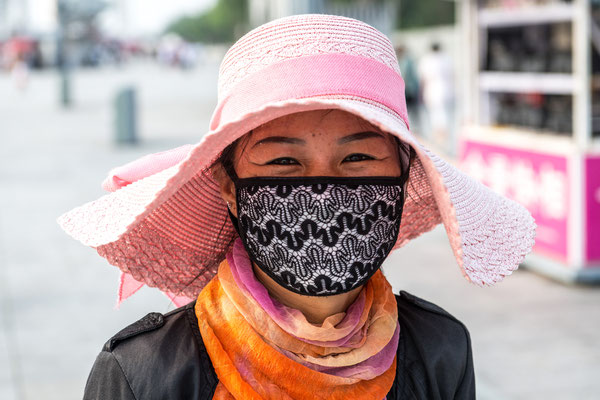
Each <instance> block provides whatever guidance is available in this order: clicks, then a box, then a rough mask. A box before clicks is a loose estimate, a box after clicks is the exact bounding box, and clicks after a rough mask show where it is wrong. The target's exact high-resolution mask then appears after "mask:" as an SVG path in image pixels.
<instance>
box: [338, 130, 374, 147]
mask: <svg viewBox="0 0 600 400" xmlns="http://www.w3.org/2000/svg"><path fill="white" fill-rule="evenodd" d="M370 138H380V139H384V137H383V135H382V134H381V133H378V132H373V131H367V132H358V133H353V134H352V135H348V136H344V137H343V138H340V139H338V144H346V143H350V142H354V141H356V140H364V139H370Z"/></svg>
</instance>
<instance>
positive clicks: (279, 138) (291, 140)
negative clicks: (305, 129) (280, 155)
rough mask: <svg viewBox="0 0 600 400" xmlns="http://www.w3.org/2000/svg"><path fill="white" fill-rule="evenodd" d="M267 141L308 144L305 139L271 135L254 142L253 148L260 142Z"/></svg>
mask: <svg viewBox="0 0 600 400" xmlns="http://www.w3.org/2000/svg"><path fill="white" fill-rule="evenodd" d="M265 143H285V144H306V141H304V140H303V139H299V138H293V137H288V136H269V137H267V138H264V139H261V140H259V141H258V142H256V143H254V144H253V145H252V148H255V147H256V146H258V145H259V144H265Z"/></svg>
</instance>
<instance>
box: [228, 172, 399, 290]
mask: <svg viewBox="0 0 600 400" xmlns="http://www.w3.org/2000/svg"><path fill="white" fill-rule="evenodd" d="M407 178H408V171H406V172H405V173H404V174H403V176H401V177H360V178H355V177H352V178H339V177H281V178H279V177H276V178H266V177H257V178H245V179H235V187H236V196H237V210H238V218H237V219H236V218H235V217H233V215H231V216H232V220H233V222H234V225H237V226H236V228H237V229H238V233H239V235H240V238H241V239H242V242H243V243H244V246H245V248H246V251H247V252H248V255H249V256H250V259H251V260H252V261H253V262H254V263H256V265H257V266H258V267H259V268H260V269H261V270H263V271H264V272H265V273H267V274H268V275H269V276H270V277H271V278H273V279H274V280H275V281H276V282H277V283H278V284H280V285H281V286H283V287H284V288H286V289H288V290H291V291H292V292H295V293H299V294H303V295H309V296H331V295H335V294H340V293H345V292H348V291H350V290H352V289H354V288H356V287H359V286H361V285H363V284H364V283H365V282H366V281H367V280H368V279H369V278H370V277H371V276H372V275H373V274H374V273H375V272H376V271H377V270H378V269H379V268H380V267H381V264H382V263H383V261H384V260H385V258H386V257H387V256H388V254H389V253H390V251H391V250H392V247H393V246H394V244H395V243H396V239H397V237H398V231H399V229H400V218H401V216H402V208H403V205H404V190H403V186H404V183H405V182H406V179H407Z"/></svg>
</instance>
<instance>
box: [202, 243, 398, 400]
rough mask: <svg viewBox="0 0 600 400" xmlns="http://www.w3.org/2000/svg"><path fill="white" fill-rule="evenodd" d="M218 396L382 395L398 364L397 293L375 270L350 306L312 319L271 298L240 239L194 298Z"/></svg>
mask: <svg viewBox="0 0 600 400" xmlns="http://www.w3.org/2000/svg"><path fill="white" fill-rule="evenodd" d="M196 315H197V316H198V321H199V327H200V332H201V334H202V338H203V340H204V344H205V346H206V349H207V351H208V354H209V356H210V358H211V361H212V363H213V367H214V369H215V372H216V373H217V377H218V378H219V385H218V386H217V390H216V392H215V395H214V398H215V399H319V398H323V399H358V398H360V399H376V400H381V399H383V398H385V396H386V394H387V392H388V391H389V389H390V388H391V386H392V383H393V381H394V377H395V372H396V358H395V355H396V350H397V346H398V336H399V329H400V327H399V325H398V314H397V308H396V300H395V298H394V295H393V293H392V289H391V287H390V285H389V283H388V282H387V281H386V279H385V277H384V276H383V274H382V273H381V271H378V272H377V273H376V274H375V275H374V276H373V277H372V278H371V279H370V280H369V281H368V283H367V284H366V285H365V286H364V288H363V290H362V291H361V292H360V294H359V296H358V298H357V299H356V301H355V302H354V303H353V304H352V305H351V306H350V307H349V308H348V310H347V311H346V312H343V313H339V314H335V315H332V316H330V317H328V318H327V319H325V321H324V322H323V323H322V324H320V325H316V324H312V323H310V322H308V321H307V320H306V318H305V317H304V315H303V314H302V313H301V312H300V311H298V310H295V309H292V308H289V307H286V306H284V305H282V304H281V303H279V302H278V301H277V300H275V299H273V298H271V297H270V296H269V294H268V292H267V290H266V289H265V287H264V286H263V285H262V284H261V283H260V282H258V280H257V279H256V277H255V276H254V273H253V270H252V264H251V262H250V260H249V259H248V255H247V253H246V251H245V250H244V247H243V245H242V244H241V242H240V241H239V240H238V241H237V242H236V243H235V245H234V248H233V250H232V252H231V253H229V254H228V255H227V259H226V260H225V261H223V262H222V263H221V265H220V266H219V271H218V274H217V277H215V279H213V280H212V281H211V282H210V283H209V284H208V285H207V286H206V287H205V288H204V290H203V291H202V292H201V293H200V295H199V296H198V301H197V302H196Z"/></svg>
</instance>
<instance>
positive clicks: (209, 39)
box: [167, 0, 248, 43]
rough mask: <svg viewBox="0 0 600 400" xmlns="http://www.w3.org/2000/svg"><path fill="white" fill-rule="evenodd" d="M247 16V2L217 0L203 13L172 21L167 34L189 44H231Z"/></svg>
mask: <svg viewBox="0 0 600 400" xmlns="http://www.w3.org/2000/svg"><path fill="white" fill-rule="evenodd" d="M167 1H168V0H167ZM247 15H248V5H247V0H218V1H217V4H215V6H214V7H213V8H212V9H210V10H209V11H207V12H205V13H202V14H198V15H194V16H188V17H183V18H180V19H178V20H176V21H174V22H173V23H172V24H170V25H169V26H168V27H167V32H173V33H176V34H178V35H179V36H181V37H182V38H184V39H185V40H188V41H190V42H204V43H226V42H232V41H234V40H235V39H237V36H238V34H239V33H240V32H241V31H243V29H244V28H245V24H246V21H247Z"/></svg>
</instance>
